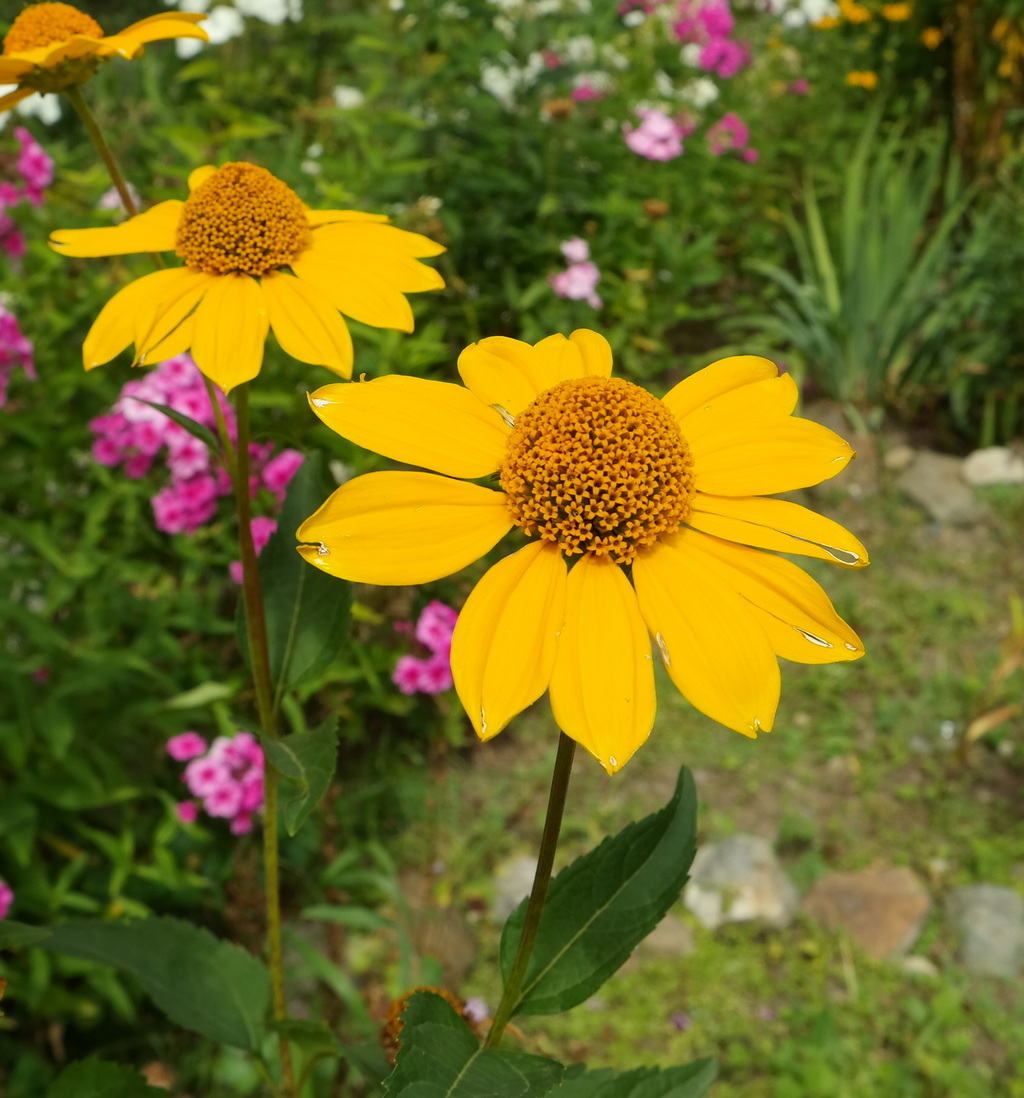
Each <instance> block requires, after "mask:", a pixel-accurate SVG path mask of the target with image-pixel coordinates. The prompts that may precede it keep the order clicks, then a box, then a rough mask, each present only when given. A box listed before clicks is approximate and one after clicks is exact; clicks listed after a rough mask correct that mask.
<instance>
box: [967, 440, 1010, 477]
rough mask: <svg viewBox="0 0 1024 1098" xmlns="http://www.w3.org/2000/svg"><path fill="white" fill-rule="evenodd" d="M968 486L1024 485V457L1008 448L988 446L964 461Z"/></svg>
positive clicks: (968, 456)
mask: <svg viewBox="0 0 1024 1098" xmlns="http://www.w3.org/2000/svg"><path fill="white" fill-rule="evenodd" d="M963 477H964V480H966V481H967V483H968V484H1024V457H1021V456H1020V454H1018V453H1015V452H1014V451H1013V450H1011V449H1010V448H1009V447H1008V446H986V447H985V448H984V449H983V450H975V451H974V453H973V454H968V455H967V457H965V458H964V460H963Z"/></svg>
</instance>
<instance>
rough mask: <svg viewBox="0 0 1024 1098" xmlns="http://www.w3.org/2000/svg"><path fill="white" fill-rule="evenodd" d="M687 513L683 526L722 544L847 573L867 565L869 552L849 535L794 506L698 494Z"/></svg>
mask: <svg viewBox="0 0 1024 1098" xmlns="http://www.w3.org/2000/svg"><path fill="white" fill-rule="evenodd" d="M691 508H692V509H691V511H690V516H689V518H688V519H687V520H686V522H687V525H689V526H693V527H694V528H695V529H697V530H703V531H704V533H706V534H713V535H714V536H715V537H718V538H724V539H725V540H726V541H736V542H739V543H740V544H741V545H753V546H755V547H757V548H759V549H775V550H776V551H778V552H780V553H799V554H800V555H801V556H805V557H817V558H818V559H819V560H827V561H830V562H831V563H832V564H842V565H844V566H846V567H847V568H863V567H864V566H865V565H866V564H868V563H869V561H868V551H867V550H866V549H865V548H864V546H863V545H861V543H860V542H859V541H858V540H857V539H856V538H855V537H854V536H853V534H851V533H850V531H849V530H847V529H846V528H845V527H844V526H840V525H839V523H838V522H833V521H832V519H829V518H825V516H824V515H819V514H817V513H816V512H814V511H811V510H808V508H806V507H801V506H800V504H798V503H790V502H788V501H787V500H782V499H764V498H762V497H761V496H746V497H743V496H740V497H729V496H709V495H705V494H704V493H703V492H698V493H697V494H696V495H695V496H694V498H693V502H692V504H691Z"/></svg>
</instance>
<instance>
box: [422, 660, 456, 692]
mask: <svg viewBox="0 0 1024 1098" xmlns="http://www.w3.org/2000/svg"><path fill="white" fill-rule="evenodd" d="M453 685H454V682H453V680H452V661H451V657H450V655H449V654H448V653H447V652H435V653H434V655H432V656H428V657H427V658H426V659H425V660H423V664H422V667H421V668H420V691H421V692H422V693H424V694H443V693H444V692H445V691H446V690H451V688H452V686H453Z"/></svg>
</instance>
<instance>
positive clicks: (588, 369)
mask: <svg viewBox="0 0 1024 1098" xmlns="http://www.w3.org/2000/svg"><path fill="white" fill-rule="evenodd" d="M569 338H570V339H571V340H572V342H573V343H575V344H576V346H577V347H578V348H579V349H580V355H581V356H582V357H583V374H584V376H585V377H611V376H612V348H611V345H610V344H609V342H608V340H607V339H605V338H604V336H603V335H600V334H599V333H597V332H592V331H591V330H590V329H589V328H577V329H576V331H575V332H573V333H572V334H571V335H570V336H569Z"/></svg>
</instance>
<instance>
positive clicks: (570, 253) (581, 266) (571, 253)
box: [548, 236, 603, 309]
mask: <svg viewBox="0 0 1024 1098" xmlns="http://www.w3.org/2000/svg"><path fill="white" fill-rule="evenodd" d="M559 247H560V249H561V252H562V255H564V256H565V258H566V259H567V260H568V262H569V266H568V267H567V268H566V269H565V270H564V271H559V272H558V273H557V274H553V275H548V284H549V285H550V286H551V289H552V290H554V291H555V293H556V294H558V296H559V297H564V298H567V299H568V300H569V301H585V302H586V303H587V304H588V305H589V306H590V307H591V308H592V309H600V308H601V305H602V304H603V302H602V301H601V298H600V297H599V296H598V293H597V290H596V289H595V287H596V286H597V284H598V282H600V281H601V270H600V268H599V267H598V266H597V264H596V263H594V262H592V261H591V259H590V245H589V244H587V242H586V241H585V240H583V239H582V238H581V237H578V236H574V237H572V238H571V239H569V240H565V241H563V242H562V243H561V244H560V245H559Z"/></svg>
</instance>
